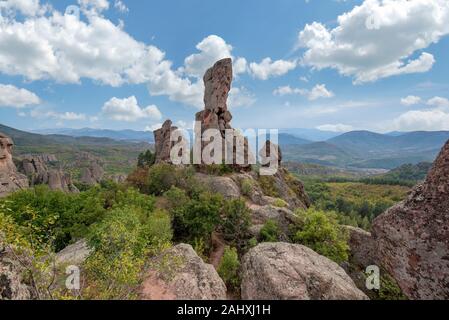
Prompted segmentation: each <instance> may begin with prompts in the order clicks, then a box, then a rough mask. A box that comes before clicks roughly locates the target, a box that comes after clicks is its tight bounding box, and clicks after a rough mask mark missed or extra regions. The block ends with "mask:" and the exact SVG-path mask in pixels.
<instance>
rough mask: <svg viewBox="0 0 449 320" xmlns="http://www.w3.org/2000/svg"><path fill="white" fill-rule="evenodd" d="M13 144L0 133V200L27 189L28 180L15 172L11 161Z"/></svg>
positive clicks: (15, 169)
mask: <svg viewBox="0 0 449 320" xmlns="http://www.w3.org/2000/svg"><path fill="white" fill-rule="evenodd" d="M13 146H14V143H13V142H12V140H11V139H10V138H8V137H7V136H6V135H4V134H2V133H0V198H1V197H5V196H7V195H8V194H10V193H12V192H14V191H17V190H20V189H24V188H28V179H27V177H26V176H24V175H23V174H21V173H19V172H17V168H16V165H15V164H14V162H13V160H12V148H13Z"/></svg>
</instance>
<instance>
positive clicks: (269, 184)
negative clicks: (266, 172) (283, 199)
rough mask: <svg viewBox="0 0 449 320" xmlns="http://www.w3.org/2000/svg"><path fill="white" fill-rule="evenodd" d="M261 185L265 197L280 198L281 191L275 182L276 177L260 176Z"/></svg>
mask: <svg viewBox="0 0 449 320" xmlns="http://www.w3.org/2000/svg"><path fill="white" fill-rule="evenodd" d="M259 184H260V187H261V188H262V191H263V193H264V194H265V195H267V196H270V197H273V198H279V197H280V194H279V190H278V189H277V187H276V182H275V180H274V177H272V176H259Z"/></svg>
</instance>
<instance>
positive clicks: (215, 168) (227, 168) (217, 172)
mask: <svg viewBox="0 0 449 320" xmlns="http://www.w3.org/2000/svg"><path fill="white" fill-rule="evenodd" d="M205 169H206V173H207V174H210V175H214V176H224V175H227V174H230V173H233V172H234V169H233V168H232V166H231V165H228V164H224V163H223V164H211V165H207V166H205Z"/></svg>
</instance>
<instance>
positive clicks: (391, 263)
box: [372, 141, 449, 299]
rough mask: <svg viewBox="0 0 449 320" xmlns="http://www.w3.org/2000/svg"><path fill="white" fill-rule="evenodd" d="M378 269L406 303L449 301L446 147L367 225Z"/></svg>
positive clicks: (448, 157) (448, 164)
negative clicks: (408, 189)
mask: <svg viewBox="0 0 449 320" xmlns="http://www.w3.org/2000/svg"><path fill="white" fill-rule="evenodd" d="M372 234H373V237H374V240H375V241H376V246H377V255H378V259H379V262H380V263H381V264H382V266H383V267H384V268H385V269H386V270H387V271H388V272H389V273H390V274H391V275H392V276H393V277H394V278H395V279H396V281H397V282H398V284H399V286H400V287H401V289H402V290H403V291H404V294H406V295H407V296H408V297H409V298H411V299H449V141H448V142H447V143H446V145H445V146H444V147H443V149H442V150H441V153H440V155H439V156H438V158H437V160H436V161H435V163H434V165H433V167H432V169H431V171H430V172H429V175H428V176H427V179H426V181H425V182H424V183H423V184H420V185H418V186H416V187H415V188H414V189H413V191H412V192H411V194H410V195H409V197H408V198H407V199H406V200H405V201H403V202H401V203H399V204H398V205H396V206H394V207H392V208H390V209H389V210H388V211H387V212H385V213H384V214H382V215H381V216H379V217H378V218H377V219H376V220H375V221H374V223H373V230H372Z"/></svg>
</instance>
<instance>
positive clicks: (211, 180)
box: [195, 173, 241, 199]
mask: <svg viewBox="0 0 449 320" xmlns="http://www.w3.org/2000/svg"><path fill="white" fill-rule="evenodd" d="M195 178H196V179H197V180H198V181H199V182H200V183H201V184H202V185H203V186H205V187H206V188H207V190H209V191H212V192H215V193H219V194H221V195H223V197H225V198H226V199H235V198H240V197H241V194H240V189H239V187H238V186H237V184H236V183H235V182H234V180H232V179H231V178H229V177H219V176H211V175H206V174H202V173H196V174H195Z"/></svg>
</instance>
